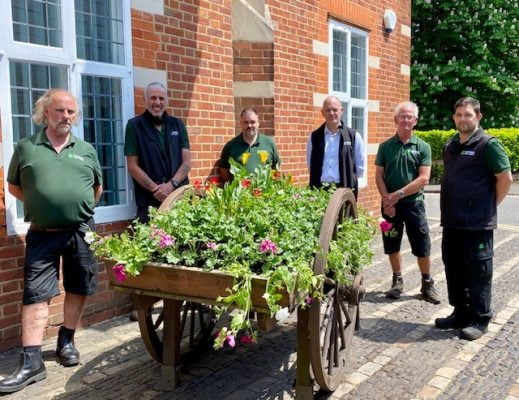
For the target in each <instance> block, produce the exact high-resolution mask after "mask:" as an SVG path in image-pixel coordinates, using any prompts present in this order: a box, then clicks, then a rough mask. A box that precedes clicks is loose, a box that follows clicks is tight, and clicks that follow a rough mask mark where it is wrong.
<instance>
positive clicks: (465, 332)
mask: <svg viewBox="0 0 519 400" xmlns="http://www.w3.org/2000/svg"><path fill="white" fill-rule="evenodd" d="M487 331H488V324H486V323H483V322H477V321H475V322H473V323H472V324H470V325H469V326H467V327H465V328H463V329H462V330H461V331H460V337H461V338H462V339H466V340H477V339H479V338H480V337H481V336H483V335H484V334H485V333H486V332H487Z"/></svg>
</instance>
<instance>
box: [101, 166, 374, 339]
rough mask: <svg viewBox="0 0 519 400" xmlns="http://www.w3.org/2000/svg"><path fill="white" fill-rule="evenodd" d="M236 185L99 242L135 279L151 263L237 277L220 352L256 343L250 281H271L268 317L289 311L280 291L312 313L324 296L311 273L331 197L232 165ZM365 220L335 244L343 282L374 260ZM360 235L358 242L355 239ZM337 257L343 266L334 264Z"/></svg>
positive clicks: (227, 300) (196, 196)
mask: <svg viewBox="0 0 519 400" xmlns="http://www.w3.org/2000/svg"><path fill="white" fill-rule="evenodd" d="M231 172H232V174H233V176H234V180H233V181H232V182H229V183H226V184H225V186H224V187H223V188H220V187H218V186H217V185H216V184H215V183H214V182H213V183H210V184H208V185H207V186H206V187H205V188H201V185H200V184H197V183H195V186H197V187H198V188H196V187H195V188H191V189H189V190H190V192H189V193H188V194H187V195H185V196H184V197H183V198H182V199H180V200H178V201H177V202H175V203H174V205H173V207H172V208H171V209H169V210H167V211H164V212H159V211H157V210H155V209H152V210H150V211H151V212H150V215H151V220H150V222H149V224H146V225H144V224H141V223H138V222H134V223H133V224H132V227H131V232H130V233H123V234H120V235H114V236H108V237H106V238H102V239H101V238H98V239H97V240H96V241H95V242H94V243H93V245H92V246H93V248H94V250H95V251H96V254H97V255H100V256H104V257H109V258H112V259H115V260H116V261H117V264H118V265H120V264H122V265H124V270H125V271H124V272H125V273H127V274H129V275H138V274H139V272H140V271H141V270H142V269H143V268H145V264H146V263H147V262H150V261H154V262H160V263H169V264H177V265H186V266H195V267H200V268H203V269H205V270H214V269H218V270H220V271H223V272H226V273H227V274H230V275H231V276H232V277H233V286H232V287H231V288H228V295H227V296H225V297H221V298H219V299H217V300H218V302H219V303H220V304H221V308H220V312H222V311H223V310H225V309H226V308H227V307H232V308H233V309H234V311H233V313H232V320H231V323H230V326H229V327H226V328H225V329H222V330H221V331H220V333H219V335H218V337H217V340H216V341H215V345H216V346H221V345H223V344H224V343H225V342H226V341H227V340H229V339H228V338H229V337H232V338H233V339H232V340H234V337H235V335H236V334H237V333H238V332H239V331H246V332H248V333H249V334H251V336H250V337H254V333H253V332H252V330H251V329H252V328H251V324H250V321H249V311H250V310H251V307H252V303H251V291H252V278H253V277H254V276H255V275H259V276H262V277H264V278H266V280H267V285H266V292H265V294H264V296H263V297H264V298H265V300H266V302H267V305H268V307H269V310H270V312H271V315H272V316H274V315H277V313H279V312H282V311H283V313H284V310H281V309H280V306H279V304H278V302H279V300H280V299H281V295H280V292H281V291H282V290H286V291H288V292H289V293H294V294H295V296H296V305H298V306H300V307H305V306H307V303H308V302H309V301H310V300H309V299H312V298H316V297H319V296H320V295H321V287H322V284H323V281H324V276H316V275H314V273H313V270H312V266H313V258H314V255H315V254H316V253H317V252H318V251H320V246H319V240H318V237H319V231H320V226H321V222H322V218H323V215H324V212H325V210H326V207H327V205H328V202H329V200H330V197H331V193H332V191H330V190H325V189H319V190H317V189H315V190H312V189H309V188H298V187H295V186H293V185H292V178H291V177H290V176H283V175H282V174H281V173H280V172H278V171H273V170H271V169H270V166H269V165H267V164H264V165H262V166H260V167H259V168H258V169H257V170H256V171H255V173H254V174H252V175H249V174H248V173H247V171H246V169H245V168H244V167H243V165H241V164H238V163H236V162H234V161H233V160H231ZM366 218H367V217H363V218H362V219H360V220H359V223H354V222H351V221H344V223H343V224H342V226H340V227H339V228H338V233H337V239H336V241H335V242H332V244H331V246H332V247H331V248H332V249H333V250H332V254H334V255H332V258H334V257H335V259H337V261H336V262H331V263H330V264H331V265H332V268H333V274H334V275H335V276H337V277H341V278H340V279H338V281H340V282H346V281H345V280H342V277H347V276H350V275H352V274H354V273H355V272H358V271H360V269H361V267H362V266H364V265H367V263H369V261H370V260H371V252H370V251H369V248H368V247H369V243H370V242H371V238H372V237H373V232H372V231H370V230H369V229H368V225H367V223H366ZM357 232H358V235H357ZM338 252H340V253H341V254H340V255H341V256H342V259H339V257H337V253H338Z"/></svg>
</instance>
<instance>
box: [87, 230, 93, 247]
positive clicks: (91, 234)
mask: <svg viewBox="0 0 519 400" xmlns="http://www.w3.org/2000/svg"><path fill="white" fill-rule="evenodd" d="M94 240H95V233H94V232H92V231H88V232H86V233H85V242H87V243H88V244H92V242H93V241H94Z"/></svg>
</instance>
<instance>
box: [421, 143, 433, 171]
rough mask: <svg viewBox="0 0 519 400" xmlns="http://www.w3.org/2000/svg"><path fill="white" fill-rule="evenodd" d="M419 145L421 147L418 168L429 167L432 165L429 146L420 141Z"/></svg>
mask: <svg viewBox="0 0 519 400" xmlns="http://www.w3.org/2000/svg"><path fill="white" fill-rule="evenodd" d="M421 144H422V145H421V151H420V166H422V165H427V166H430V165H431V164H432V154H431V146H430V145H429V143H427V142H424V141H422V142H421Z"/></svg>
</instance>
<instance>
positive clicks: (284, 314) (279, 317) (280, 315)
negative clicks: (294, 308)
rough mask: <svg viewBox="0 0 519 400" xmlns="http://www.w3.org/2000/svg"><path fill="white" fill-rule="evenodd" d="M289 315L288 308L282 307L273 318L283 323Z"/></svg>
mask: <svg viewBox="0 0 519 400" xmlns="http://www.w3.org/2000/svg"><path fill="white" fill-rule="evenodd" d="M289 315H290V313H289V312H288V308H287V307H283V308H282V309H281V310H279V311H278V312H277V313H276V315H275V317H276V320H277V321H279V322H283V321H285V320H286V319H287V318H288V317H289Z"/></svg>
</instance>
